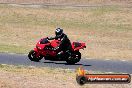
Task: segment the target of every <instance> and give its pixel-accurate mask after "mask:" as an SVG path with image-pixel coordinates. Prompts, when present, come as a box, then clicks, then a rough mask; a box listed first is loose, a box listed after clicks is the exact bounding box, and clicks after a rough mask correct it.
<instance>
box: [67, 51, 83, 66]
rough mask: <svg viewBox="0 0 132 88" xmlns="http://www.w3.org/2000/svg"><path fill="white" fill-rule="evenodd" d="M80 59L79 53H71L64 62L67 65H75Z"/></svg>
mask: <svg viewBox="0 0 132 88" xmlns="http://www.w3.org/2000/svg"><path fill="white" fill-rule="evenodd" d="M80 59H81V53H80V52H79V51H77V52H74V53H72V55H71V56H69V57H68V58H67V60H66V62H67V64H75V63H77V62H79V61H80Z"/></svg>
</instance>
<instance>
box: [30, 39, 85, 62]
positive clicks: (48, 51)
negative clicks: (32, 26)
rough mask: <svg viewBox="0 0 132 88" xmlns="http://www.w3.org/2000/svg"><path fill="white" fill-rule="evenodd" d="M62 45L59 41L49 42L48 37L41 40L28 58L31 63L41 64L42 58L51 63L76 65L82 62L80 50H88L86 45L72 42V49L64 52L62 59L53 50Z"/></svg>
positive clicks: (56, 51)
mask: <svg viewBox="0 0 132 88" xmlns="http://www.w3.org/2000/svg"><path fill="white" fill-rule="evenodd" d="M59 44H60V41H59V40H55V39H54V40H48V37H46V38H42V39H40V40H39V41H38V42H37V44H36V47H35V48H34V49H33V50H31V51H30V52H29V54H28V58H29V59H30V60H31V61H35V62H39V61H40V60H41V59H42V58H44V59H45V60H51V61H66V62H67V64H75V63H77V62H79V61H80V59H81V53H80V52H79V50H80V49H84V48H86V45H85V43H80V42H72V43H71V44H72V45H71V46H72V49H71V50H70V51H69V50H67V51H66V52H64V53H63V54H62V55H61V56H60V57H59V56H58V52H59V51H58V50H53V49H54V48H55V47H57V46H58V45H59Z"/></svg>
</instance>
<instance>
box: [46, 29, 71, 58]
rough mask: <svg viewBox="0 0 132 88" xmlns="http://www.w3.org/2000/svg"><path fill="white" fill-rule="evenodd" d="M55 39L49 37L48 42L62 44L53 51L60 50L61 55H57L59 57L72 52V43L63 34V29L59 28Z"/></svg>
mask: <svg viewBox="0 0 132 88" xmlns="http://www.w3.org/2000/svg"><path fill="white" fill-rule="evenodd" d="M55 35H56V36H55V37H50V38H49V37H48V40H53V39H56V40H60V44H59V46H57V47H55V48H54V49H53V50H58V51H59V53H58V54H57V55H58V56H62V54H63V53H65V52H68V53H69V52H70V50H71V47H72V46H71V42H70V40H69V38H68V37H67V35H66V34H64V33H63V29H61V28H57V29H56V30H55Z"/></svg>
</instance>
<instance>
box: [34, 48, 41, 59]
mask: <svg viewBox="0 0 132 88" xmlns="http://www.w3.org/2000/svg"><path fill="white" fill-rule="evenodd" d="M34 51H35V55H36V57H39V56H40V53H39V51H38V49H37V48H34Z"/></svg>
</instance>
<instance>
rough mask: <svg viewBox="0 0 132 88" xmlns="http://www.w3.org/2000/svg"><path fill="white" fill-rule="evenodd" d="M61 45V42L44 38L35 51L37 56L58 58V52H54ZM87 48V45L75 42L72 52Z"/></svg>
mask: <svg viewBox="0 0 132 88" xmlns="http://www.w3.org/2000/svg"><path fill="white" fill-rule="evenodd" d="M59 44H60V41H59V40H51V41H49V40H47V38H42V39H41V40H39V41H38V43H37V44H36V47H35V48H34V51H36V52H37V56H39V55H43V56H46V55H50V56H52V57H54V56H56V55H57V53H58V51H54V50H53V48H54V47H57V46H58V45H59ZM84 48H86V45H85V43H79V42H73V43H72V50H73V51H79V50H80V49H84Z"/></svg>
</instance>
